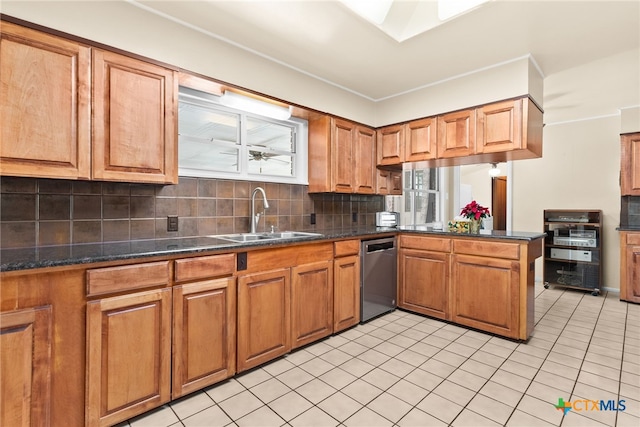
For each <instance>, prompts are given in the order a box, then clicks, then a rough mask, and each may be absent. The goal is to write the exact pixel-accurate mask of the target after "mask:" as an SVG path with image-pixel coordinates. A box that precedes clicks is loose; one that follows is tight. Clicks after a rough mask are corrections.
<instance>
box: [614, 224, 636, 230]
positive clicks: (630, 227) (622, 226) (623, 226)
mask: <svg viewBox="0 0 640 427" xmlns="http://www.w3.org/2000/svg"><path fill="white" fill-rule="evenodd" d="M616 230H618V231H640V225H621V226H620V227H618V228H616Z"/></svg>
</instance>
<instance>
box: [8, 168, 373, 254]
mask: <svg viewBox="0 0 640 427" xmlns="http://www.w3.org/2000/svg"><path fill="white" fill-rule="evenodd" d="M257 186H260V187H263V188H264V190H265V192H266V194H267V200H268V201H269V205H270V206H269V209H267V210H266V212H265V216H264V217H262V218H260V223H259V224H258V231H263V230H270V229H271V225H274V226H275V227H277V229H278V230H314V229H323V228H325V229H326V228H337V227H343V226H349V225H360V226H361V225H374V224H375V212H377V211H380V210H382V209H383V207H384V198H383V197H382V196H364V195H350V194H330V193H324V194H308V193H307V186H305V185H294V184H275V183H265V182H248V181H232V180H222V179H205V178H182V177H181V178H180V182H179V184H177V185H151V184H149V185H146V184H127V183H108V182H94V181H91V182H89V181H66V180H54V179H36V178H15V177H1V178H0V197H1V198H0V227H1V228H0V245H1V247H2V248H18V247H31V246H49V245H65V244H70V243H97V242H116V241H126V240H139V239H153V238H170V237H189V236H204V235H210V234H223V233H236V232H247V231H249V216H250V199H251V192H252V191H253V189H254V188H255V187H257ZM256 211H257V212H260V211H262V201H261V197H260V195H259V194H258V196H257V197H256ZM312 213H315V216H316V224H315V225H312V224H311V214H312ZM354 213H355V214H356V218H357V222H353V214H354ZM169 215H177V216H178V218H179V219H178V225H179V227H178V230H179V231H177V232H168V231H167V216H169Z"/></svg>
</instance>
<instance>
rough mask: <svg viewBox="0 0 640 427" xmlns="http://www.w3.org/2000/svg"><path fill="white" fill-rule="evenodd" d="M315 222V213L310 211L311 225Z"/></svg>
mask: <svg viewBox="0 0 640 427" xmlns="http://www.w3.org/2000/svg"><path fill="white" fill-rule="evenodd" d="M315 223H316V214H315V213H312V214H311V225H314V224H315Z"/></svg>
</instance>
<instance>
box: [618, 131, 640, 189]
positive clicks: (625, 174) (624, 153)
mask: <svg viewBox="0 0 640 427" xmlns="http://www.w3.org/2000/svg"><path fill="white" fill-rule="evenodd" d="M621 143H622V147H621V157H620V158H621V162H620V193H621V194H622V195H623V196H640V132H639V133H631V134H626V135H622V137H621Z"/></svg>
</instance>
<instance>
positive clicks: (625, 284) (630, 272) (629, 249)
mask: <svg viewBox="0 0 640 427" xmlns="http://www.w3.org/2000/svg"><path fill="white" fill-rule="evenodd" d="M620 299H621V300H623V301H629V302H635V303H640V232H635V231H622V232H620Z"/></svg>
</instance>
